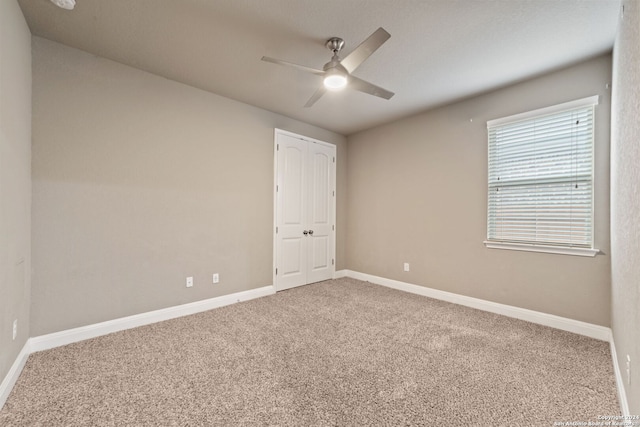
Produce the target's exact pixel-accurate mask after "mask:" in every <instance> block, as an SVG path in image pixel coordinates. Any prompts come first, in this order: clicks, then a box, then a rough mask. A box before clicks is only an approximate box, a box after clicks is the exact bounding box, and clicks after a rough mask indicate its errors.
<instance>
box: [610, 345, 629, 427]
mask: <svg viewBox="0 0 640 427" xmlns="http://www.w3.org/2000/svg"><path fill="white" fill-rule="evenodd" d="M609 344H610V346H611V359H613V373H614V374H615V376H616V390H617V391H618V402H619V403H620V411H621V412H622V415H625V416H629V415H631V414H629V402H627V393H626V391H625V389H624V380H623V379H622V373H621V371H620V365H619V364H618V354H617V352H616V344H615V343H614V342H613V335H612V336H611V340H609Z"/></svg>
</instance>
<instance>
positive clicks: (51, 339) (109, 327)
mask: <svg viewBox="0 0 640 427" xmlns="http://www.w3.org/2000/svg"><path fill="white" fill-rule="evenodd" d="M273 294H275V288H274V287H273V286H265V287H262V288H257V289H251V290H249V291H243V292H236V293H233V294H230V295H223V296H219V297H215V298H210V299H206V300H202V301H196V302H192V303H188V304H183V305H177V306H174V307H168V308H163V309H161V310H155V311H149V312H146V313H141V314H135V315H133V316H127V317H121V318H119V319H113V320H108V321H106V322H101V323H95V324H93V325H87V326H81V327H79V328H74V329H68V330H66V331H61V332H54V333H52V334H47V335H41V336H38V337H33V338H31V339H30V341H31V347H30V348H31V352H36V351H42V350H48V349H50V348H54V347H60V346H63V345H67V344H71V343H74V342H78V341H83V340H86V339H89V338H95V337H99V336H101V335H107V334H110V333H113V332H118V331H123V330H125V329H131V328H136V327H138V326H143V325H148V324H151V323H156V322H161V321H163V320H169V319H175V318H176V317H182V316H188V315H190V314H195V313H200V312H202V311H207V310H211V309H214V308H218V307H224V306H225V305H230V304H235V303H237V302H240V301H248V300H251V299H255V298H260V297H264V296H267V295H273Z"/></svg>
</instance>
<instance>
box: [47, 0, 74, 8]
mask: <svg viewBox="0 0 640 427" xmlns="http://www.w3.org/2000/svg"><path fill="white" fill-rule="evenodd" d="M51 3H53V4H55V5H56V6H58V7H61V8H62V9H66V10H73V8H74V7H75V6H76V0H51Z"/></svg>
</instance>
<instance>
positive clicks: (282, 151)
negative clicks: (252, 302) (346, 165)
mask: <svg viewBox="0 0 640 427" xmlns="http://www.w3.org/2000/svg"><path fill="white" fill-rule="evenodd" d="M335 150H336V148H335V146H334V145H330V144H326V143H322V142H318V141H313V140H307V139H306V138H303V137H301V136H298V135H295V134H290V133H288V132H284V131H276V201H275V223H276V234H275V245H274V250H275V254H274V259H275V262H274V264H275V268H276V270H275V273H276V274H275V276H274V280H275V284H276V289H277V290H279V291H280V290H284V289H289V288H292V287H295V286H300V285H305V284H308V283H314V282H319V281H321V280H327V279H331V278H333V275H334V272H335V265H334V264H335V260H334V258H335V179H336V178H335V174H336V169H335V165H336V164H335V152H336V151H335Z"/></svg>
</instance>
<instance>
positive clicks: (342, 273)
mask: <svg viewBox="0 0 640 427" xmlns="http://www.w3.org/2000/svg"><path fill="white" fill-rule="evenodd" d="M347 271H349V270H338V271H336V272H335V273H333V278H334V279H342V278H343V277H347Z"/></svg>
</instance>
